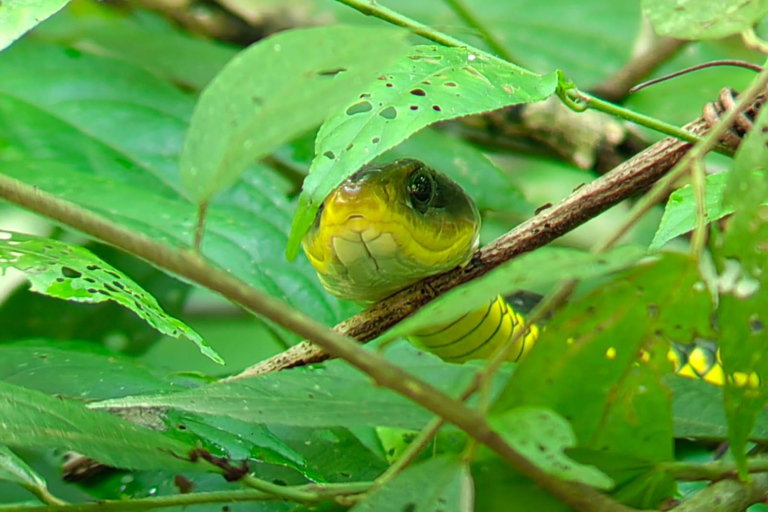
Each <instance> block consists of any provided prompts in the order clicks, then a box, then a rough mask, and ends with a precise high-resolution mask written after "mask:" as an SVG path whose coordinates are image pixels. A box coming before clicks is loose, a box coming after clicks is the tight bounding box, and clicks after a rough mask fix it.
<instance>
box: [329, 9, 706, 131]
mask: <svg viewBox="0 0 768 512" xmlns="http://www.w3.org/2000/svg"><path fill="white" fill-rule="evenodd" d="M336 1H337V2H339V3H341V4H344V5H346V6H348V7H351V8H353V9H355V10H357V11H359V12H361V13H363V14H365V15H366V16H374V17H376V18H379V19H380V20H383V21H386V22H387V23H391V24H393V25H397V26H399V27H404V28H407V29H408V30H410V31H411V32H413V33H414V34H417V35H420V36H422V37H424V38H426V39H429V40H430V41H434V42H436V43H438V44H442V45H444V46H450V47H456V48H466V49H467V50H469V51H471V52H473V53H477V54H478V55H483V56H486V57H487V58H489V59H492V60H495V61H497V62H499V63H501V64H503V65H505V66H507V67H510V68H512V69H514V70H515V71H516V72H518V73H519V72H524V73H531V71H529V70H527V69H525V68H521V67H520V66H517V65H515V64H513V63H511V62H509V61H507V60H504V59H500V58H498V57H496V56H494V55H491V54H489V53H487V52H484V51H482V50H480V49H479V48H475V47H474V46H472V45H469V44H467V43H465V42H464V41H461V40H459V39H456V38H453V37H451V36H449V35H447V34H444V33H443V32H440V31H439V30H435V29H434V28H432V27H430V26H428V25H424V24H423V23H419V22H418V21H416V20H412V19H411V18H409V17H407V16H403V15H402V14H400V13H398V12H395V11H393V10H391V9H388V8H386V7H384V6H383V5H380V4H378V3H377V2H375V1H374V0H336ZM579 94H580V95H581V96H582V99H585V100H587V106H589V108H592V109H594V110H599V111H601V112H605V113H607V114H612V115H615V116H619V117H621V118H623V119H626V120H628V121H632V122H633V123H636V124H639V125H642V126H646V127H648V128H650V129H652V130H656V131H659V132H661V133H664V134H666V135H669V136H671V137H675V138H679V139H681V140H685V141H687V142H696V141H698V137H696V136H695V135H692V134H690V133H687V132H685V131H684V130H681V129H680V128H678V127H677V126H674V125H671V124H669V123H665V122H663V121H659V120H658V119H653V118H651V117H648V116H645V115H642V114H638V113H637V112H633V111H631V110H628V109H626V108H623V107H619V106H617V105H613V104H612V103H608V102H607V101H602V100H598V99H597V98H594V97H592V96H589V95H587V94H585V93H582V92H579Z"/></svg>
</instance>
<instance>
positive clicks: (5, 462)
mask: <svg viewBox="0 0 768 512" xmlns="http://www.w3.org/2000/svg"><path fill="white" fill-rule="evenodd" d="M0 480H7V481H10V482H14V483H17V484H19V485H21V486H22V487H24V488H25V489H29V490H30V491H31V492H32V493H34V494H35V495H38V496H39V495H44V494H48V489H47V485H48V484H47V483H46V482H45V479H44V478H43V477H42V476H40V475H39V474H37V472H36V471H35V470H34V469H32V468H31V467H29V465H28V464H27V463H26V462H24V461H23V460H22V459H21V457H19V456H18V455H16V454H15V453H13V452H12V451H11V450H10V449H8V448H7V447H5V446H0Z"/></svg>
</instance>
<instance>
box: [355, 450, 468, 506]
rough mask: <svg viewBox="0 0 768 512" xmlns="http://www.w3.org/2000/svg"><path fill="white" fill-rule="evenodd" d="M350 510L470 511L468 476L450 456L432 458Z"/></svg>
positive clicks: (410, 468)
mask: <svg viewBox="0 0 768 512" xmlns="http://www.w3.org/2000/svg"><path fill="white" fill-rule="evenodd" d="M350 510H351V512H403V511H406V510H408V511H414V512H415V511H419V512H420V511H424V512H426V511H432V510H442V511H443V512H471V511H472V510H474V486H473V484H472V476H471V475H470V474H469V468H468V467H467V465H466V464H465V463H462V462H460V461H458V460H455V459H453V458H450V457H435V458H433V459H431V460H429V461H427V462H423V463H421V464H418V465H415V466H411V467H409V468H407V469H406V470H405V471H403V472H402V473H400V474H399V475H397V476H396V477H395V478H394V479H393V480H392V481H391V482H389V483H388V484H386V485H385V486H384V487H382V488H381V489H379V490H377V491H375V492H373V493H372V494H371V495H370V496H368V497H367V498H366V499H365V500H363V501H361V502H360V503H358V504H357V505H355V506H354V507H352V508H351V509H350Z"/></svg>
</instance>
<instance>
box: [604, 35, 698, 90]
mask: <svg viewBox="0 0 768 512" xmlns="http://www.w3.org/2000/svg"><path fill="white" fill-rule="evenodd" d="M686 43H687V41H681V40H679V39H673V38H671V37H659V38H656V39H655V40H654V41H653V42H652V43H651V44H650V45H648V46H647V47H646V48H644V49H643V50H642V51H641V52H640V53H638V54H637V55H635V56H633V57H632V58H631V59H630V61H629V62H627V63H626V64H625V65H624V67H622V68H621V69H620V70H619V71H617V72H616V74H614V75H613V76H611V77H610V78H608V79H607V80H605V81H604V82H603V83H601V84H600V85H598V86H597V87H595V88H594V89H592V91H590V92H591V93H592V94H594V95H595V96H599V97H600V98H603V99H604V100H606V101H610V102H613V103H618V102H620V101H622V100H623V99H624V98H625V97H626V96H627V94H629V89H631V88H632V86H633V85H635V84H637V83H638V82H639V81H640V80H642V79H644V78H646V77H647V76H648V75H650V74H651V73H652V72H653V71H654V70H655V69H656V68H657V67H659V65H661V64H663V63H664V62H666V61H667V59H669V58H670V57H672V56H673V55H675V54H676V53H677V52H679V51H680V49H681V48H682V47H683V46H684V45H685V44H686Z"/></svg>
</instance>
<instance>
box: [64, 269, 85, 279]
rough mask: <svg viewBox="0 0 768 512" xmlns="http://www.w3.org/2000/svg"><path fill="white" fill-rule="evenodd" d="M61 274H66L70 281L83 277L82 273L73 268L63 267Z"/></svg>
mask: <svg viewBox="0 0 768 512" xmlns="http://www.w3.org/2000/svg"><path fill="white" fill-rule="evenodd" d="M61 273H62V274H64V277H68V278H70V279H77V278H78V277H81V276H82V275H83V273H82V272H80V271H79V270H75V269H73V268H72V267H61Z"/></svg>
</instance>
